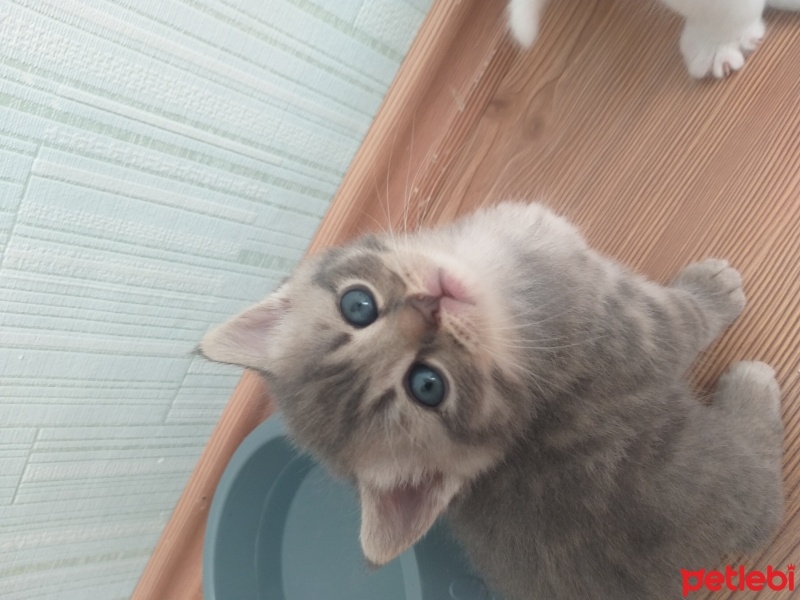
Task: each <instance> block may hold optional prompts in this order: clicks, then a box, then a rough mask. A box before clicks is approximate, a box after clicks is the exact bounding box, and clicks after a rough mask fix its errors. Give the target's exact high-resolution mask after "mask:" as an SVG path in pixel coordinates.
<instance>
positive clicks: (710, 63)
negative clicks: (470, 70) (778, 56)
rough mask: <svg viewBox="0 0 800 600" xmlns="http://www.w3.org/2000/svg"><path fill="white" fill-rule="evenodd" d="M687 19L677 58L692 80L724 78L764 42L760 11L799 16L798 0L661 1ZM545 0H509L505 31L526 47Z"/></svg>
mask: <svg viewBox="0 0 800 600" xmlns="http://www.w3.org/2000/svg"><path fill="white" fill-rule="evenodd" d="M660 1H661V2H662V3H663V4H665V5H667V6H668V7H669V8H671V9H672V10H674V11H675V12H677V13H678V14H680V15H681V16H682V17H684V19H685V24H684V29H683V33H682V35H681V42H680V47H681V53H682V54H683V58H684V62H685V63H686V68H687V70H688V71H689V74H690V75H692V76H693V77H705V76H706V75H713V76H714V77H725V76H727V75H729V74H730V73H732V72H733V71H737V70H739V69H740V68H741V67H742V66H743V65H744V61H745V57H746V56H747V54H748V53H750V52H752V51H753V50H755V49H756V47H757V46H758V44H759V42H760V41H761V38H762V37H763V36H764V21H763V20H762V18H761V17H762V14H763V12H764V8H765V7H767V6H769V7H774V8H779V9H785V10H800V0H660ZM547 2H548V0H509V3H508V20H509V26H510V28H511V31H512V33H513V34H514V37H515V38H516V40H517V41H518V42H519V43H520V44H521V45H523V46H525V47H530V46H531V45H532V44H533V43H534V41H535V40H536V36H537V35H538V32H539V22H540V19H541V16H542V13H543V12H544V9H545V6H546V4H547Z"/></svg>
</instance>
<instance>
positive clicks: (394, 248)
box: [201, 238, 526, 564]
mask: <svg viewBox="0 0 800 600" xmlns="http://www.w3.org/2000/svg"><path fill="white" fill-rule="evenodd" d="M423 248H424V250H423ZM482 284H483V282H482V281H480V280H477V279H476V274H473V273H469V272H467V271H466V269H465V268H464V266H463V265H461V264H459V263H458V261H455V260H454V259H453V258H452V257H451V256H449V255H448V254H447V252H446V247H445V246H440V247H439V249H437V247H436V246H435V245H434V244H432V243H431V240H424V241H423V240H421V239H419V238H412V239H409V240H398V241H394V240H393V239H390V238H387V239H380V240H379V239H377V238H366V239H364V240H361V241H359V242H356V243H355V244H352V245H351V246H348V247H346V248H340V249H334V250H330V251H328V252H326V253H324V254H322V255H319V256H316V257H313V258H311V259H309V260H307V261H306V262H305V263H304V264H303V265H301V266H300V267H299V268H298V270H297V272H296V273H295V274H294V275H293V276H292V278H291V279H290V280H289V281H288V282H287V283H286V284H285V285H284V286H282V287H281V288H280V289H279V290H278V291H277V292H276V293H275V294H273V296H271V297H270V298H268V299H267V300H266V301H264V302H263V303H261V304H259V305H256V306H255V307H253V308H251V309H248V310H247V311H245V312H244V313H242V314H241V315H239V316H238V317H235V318H234V319H233V320H232V321H230V322H229V323H227V324H225V325H222V326H221V327H219V328H217V329H216V330H214V331H212V332H210V333H209V334H208V335H207V336H206V337H205V338H204V340H203V342H202V343H201V350H202V352H203V353H204V354H205V355H206V356H208V357H209V358H211V359H212V360H219V361H221V362H232V363H236V364H242V365H244V366H248V367H251V368H255V369H258V370H260V371H262V372H263V373H264V374H265V376H266V378H267V380H268V382H269V384H270V389H271V391H272V392H273V394H274V395H275V398H276V400H277V402H278V406H279V408H280V410H281V411H282V413H283V415H284V419H285V422H286V424H287V427H288V428H289V430H290V431H291V433H292V435H293V437H294V439H295V440H296V441H297V442H298V443H299V444H300V445H301V446H302V447H304V448H307V449H308V450H310V451H311V452H312V453H313V454H314V455H315V456H317V458H319V459H321V460H322V461H324V462H325V463H326V464H327V465H328V466H329V467H330V468H331V469H332V470H334V471H335V472H336V473H338V474H339V475H341V476H343V477H346V478H348V479H350V480H351V481H353V482H354V484H355V485H356V486H357V488H358V490H359V493H360V497H361V501H362V534H361V541H362V546H363V548H364V552H365V555H366V557H367V559H368V560H370V561H372V562H373V563H376V564H383V563H385V562H387V561H388V560H390V559H391V558H393V557H394V556H396V555H397V554H398V553H399V552H401V551H402V550H404V549H405V548H406V547H408V546H409V545H411V544H412V543H413V542H415V541H416V540H417V539H418V538H419V537H420V536H421V535H422V534H424V533H425V531H427V529H428V528H429V527H430V525H431V524H432V523H433V521H434V520H435V519H436V517H437V516H438V515H439V514H440V513H441V512H442V511H443V510H444V509H446V507H447V505H448V503H449V502H450V500H451V499H452V498H453V496H454V495H455V494H456V493H458V492H459V491H460V490H461V489H463V487H464V486H466V485H468V483H469V481H470V480H471V479H473V478H475V477H476V476H477V475H478V474H479V473H481V472H482V471H484V470H486V469H487V468H489V467H490V466H492V465H493V464H495V463H496V462H497V461H498V460H500V459H501V458H502V455H503V452H504V450H505V449H506V448H507V446H508V444H509V443H510V442H511V440H513V439H514V437H515V435H514V432H515V431H518V430H519V429H520V428H521V427H522V425H523V424H524V422H525V421H526V415H525V414H521V412H520V411H522V410H523V409H522V408H521V407H519V406H514V405H512V403H513V402H514V399H515V398H517V399H518V398H521V397H523V396H524V394H523V393H522V391H521V389H520V386H521V385H522V384H521V381H520V379H519V378H518V377H517V376H516V370H515V367H514V366H513V365H516V364H519V361H518V360H517V359H516V357H515V356H514V353H513V352H512V351H510V350H509V348H511V347H512V346H511V345H509V344H507V343H503V342H502V340H501V339H499V338H498V332H502V331H503V330H504V324H505V329H509V327H508V325H507V323H508V316H507V314H506V312H507V311H506V310H505V308H504V302H503V298H501V297H499V293H498V292H497V291H496V290H493V289H489V287H487V286H486V285H482ZM500 337H502V338H503V339H506V338H507V337H508V336H506V335H503V336H500Z"/></svg>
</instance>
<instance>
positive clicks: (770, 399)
mask: <svg viewBox="0 0 800 600" xmlns="http://www.w3.org/2000/svg"><path fill="white" fill-rule="evenodd" d="M717 392H718V397H719V398H720V399H721V400H722V401H723V402H726V403H728V404H731V403H734V402H736V401H738V402H741V403H743V405H747V406H751V405H752V404H753V403H754V402H758V401H762V402H763V404H761V405H760V406H763V408H764V409H766V411H767V413H766V414H767V415H768V416H769V418H770V419H777V420H778V421H780V412H781V388H780V386H779V385H778V380H777V379H776V378H775V369H773V368H772V367H771V366H769V365H768V364H767V363H764V362H760V361H741V362H737V363H735V364H733V365H732V366H731V367H730V369H728V371H726V372H725V373H724V374H723V375H722V376H721V377H720V378H719V382H718V383H717ZM762 414H764V413H762Z"/></svg>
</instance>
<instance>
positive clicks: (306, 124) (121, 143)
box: [0, 0, 430, 600]
mask: <svg viewBox="0 0 800 600" xmlns="http://www.w3.org/2000/svg"><path fill="white" fill-rule="evenodd" d="M429 4H430V0H344V1H338V0H314V1H312V0H274V1H268V0H108V1H103V0H0V597H2V598H3V599H4V600H20V599H26V600H27V599H34V598H35V599H45V598H53V599H58V600H68V599H72V598H74V599H79V600H87V599H90V598H91V599H99V600H104V599H117V598H127V597H129V595H130V593H131V591H132V589H133V586H134V584H135V582H136V580H137V579H138V577H139V575H140V573H141V570H142V568H143V567H144V564H145V562H146V560H147V557H148V556H149V554H150V552H151V551H152V548H153V546H154V544H155V542H156V540H157V538H158V536H159V534H160V532H161V529H162V528H163V526H164V524H165V523H166V521H167V519H168V518H169V515H170V513H171V510H172V508H173V506H174V504H175V502H176V500H177V498H178V496H179V494H180V492H181V490H182V488H183V486H184V484H185V482H186V480H187V478H188V476H189V474H190V472H191V470H192V468H193V466H194V464H195V462H196V460H197V458H198V456H199V455H200V452H201V450H202V448H203V446H204V445H205V442H206V439H207V437H208V435H209V433H210V431H211V429H212V428H213V426H214V423H215V422H216V420H217V418H218V417H219V414H220V412H221V410H222V408H223V406H224V404H225V402H226V400H227V399H228V396H229V394H230V391H231V390H232V388H233V385H234V384H235V382H236V381H237V379H238V376H239V372H238V371H237V370H236V369H233V368H224V367H221V366H216V365H211V364H207V363H204V362H202V361H200V360H198V359H196V358H193V357H192V356H191V355H190V354H189V352H190V351H191V349H192V347H193V345H194V344H195V343H196V341H197V340H198V339H199V338H200V337H201V335H202V334H203V332H205V331H206V330H207V329H208V328H209V327H210V326H211V325H212V324H215V323H217V322H219V321H221V320H222V319H224V318H225V317H226V316H228V315H230V314H232V313H234V312H236V311H238V310H239V309H241V308H243V307H244V306H245V305H247V304H249V303H251V302H253V301H255V300H257V299H259V298H261V297H263V296H264V295H265V294H267V293H268V292H269V291H270V290H271V289H272V288H273V287H274V286H275V285H276V283H277V282H278V281H279V280H280V279H281V278H282V277H283V276H284V275H285V274H286V273H287V272H289V271H290V270H291V268H292V267H293V265H294V264H295V263H296V262H297V261H298V259H299V258H300V257H301V256H302V255H303V253H304V251H305V248H306V247H307V245H308V243H309V241H310V239H311V236H312V235H313V233H314V231H315V229H316V227H317V225H318V224H319V221H320V219H321V217H322V216H323V214H324V213H325V210H326V208H327V206H328V203H329V201H330V199H331V197H332V195H333V193H334V192H335V190H336V188H337V186H338V184H339V181H340V180H341V178H342V176H343V174H344V171H345V169H346V168H347V165H348V163H349V161H350V160H351V158H352V156H353V155H354V153H355V151H356V149H357V148H358V145H359V143H360V141H361V139H362V137H363V136H364V134H365V133H366V131H367V128H368V127H369V124H370V121H371V119H372V117H373V116H374V114H375V112H376V110H377V108H378V106H379V103H380V101H381V99H382V97H383V95H384V94H385V92H386V90H387V88H388V86H389V83H390V82H391V80H392V78H393V76H394V74H395V72H396V70H397V68H398V66H399V64H400V62H401V60H402V58H403V56H404V53H405V52H406V50H407V48H408V46H409V44H410V42H411V40H412V38H413V35H414V33H415V32H416V29H417V27H418V26H419V24H420V23H421V21H422V19H423V17H424V14H425V11H426V10H427V8H428V5H429Z"/></svg>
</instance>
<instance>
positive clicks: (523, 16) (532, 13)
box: [508, 0, 547, 48]
mask: <svg viewBox="0 0 800 600" xmlns="http://www.w3.org/2000/svg"><path fill="white" fill-rule="evenodd" d="M545 4H547V0H509V1H508V27H509V29H511V33H512V35H513V36H514V39H515V40H517V43H518V44H519V45H520V46H523V47H525V48H530V47H531V46H532V45H533V42H535V41H536V37H537V36H538V35H539V20H540V19H541V16H542V12H543V11H544V6H545Z"/></svg>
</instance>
